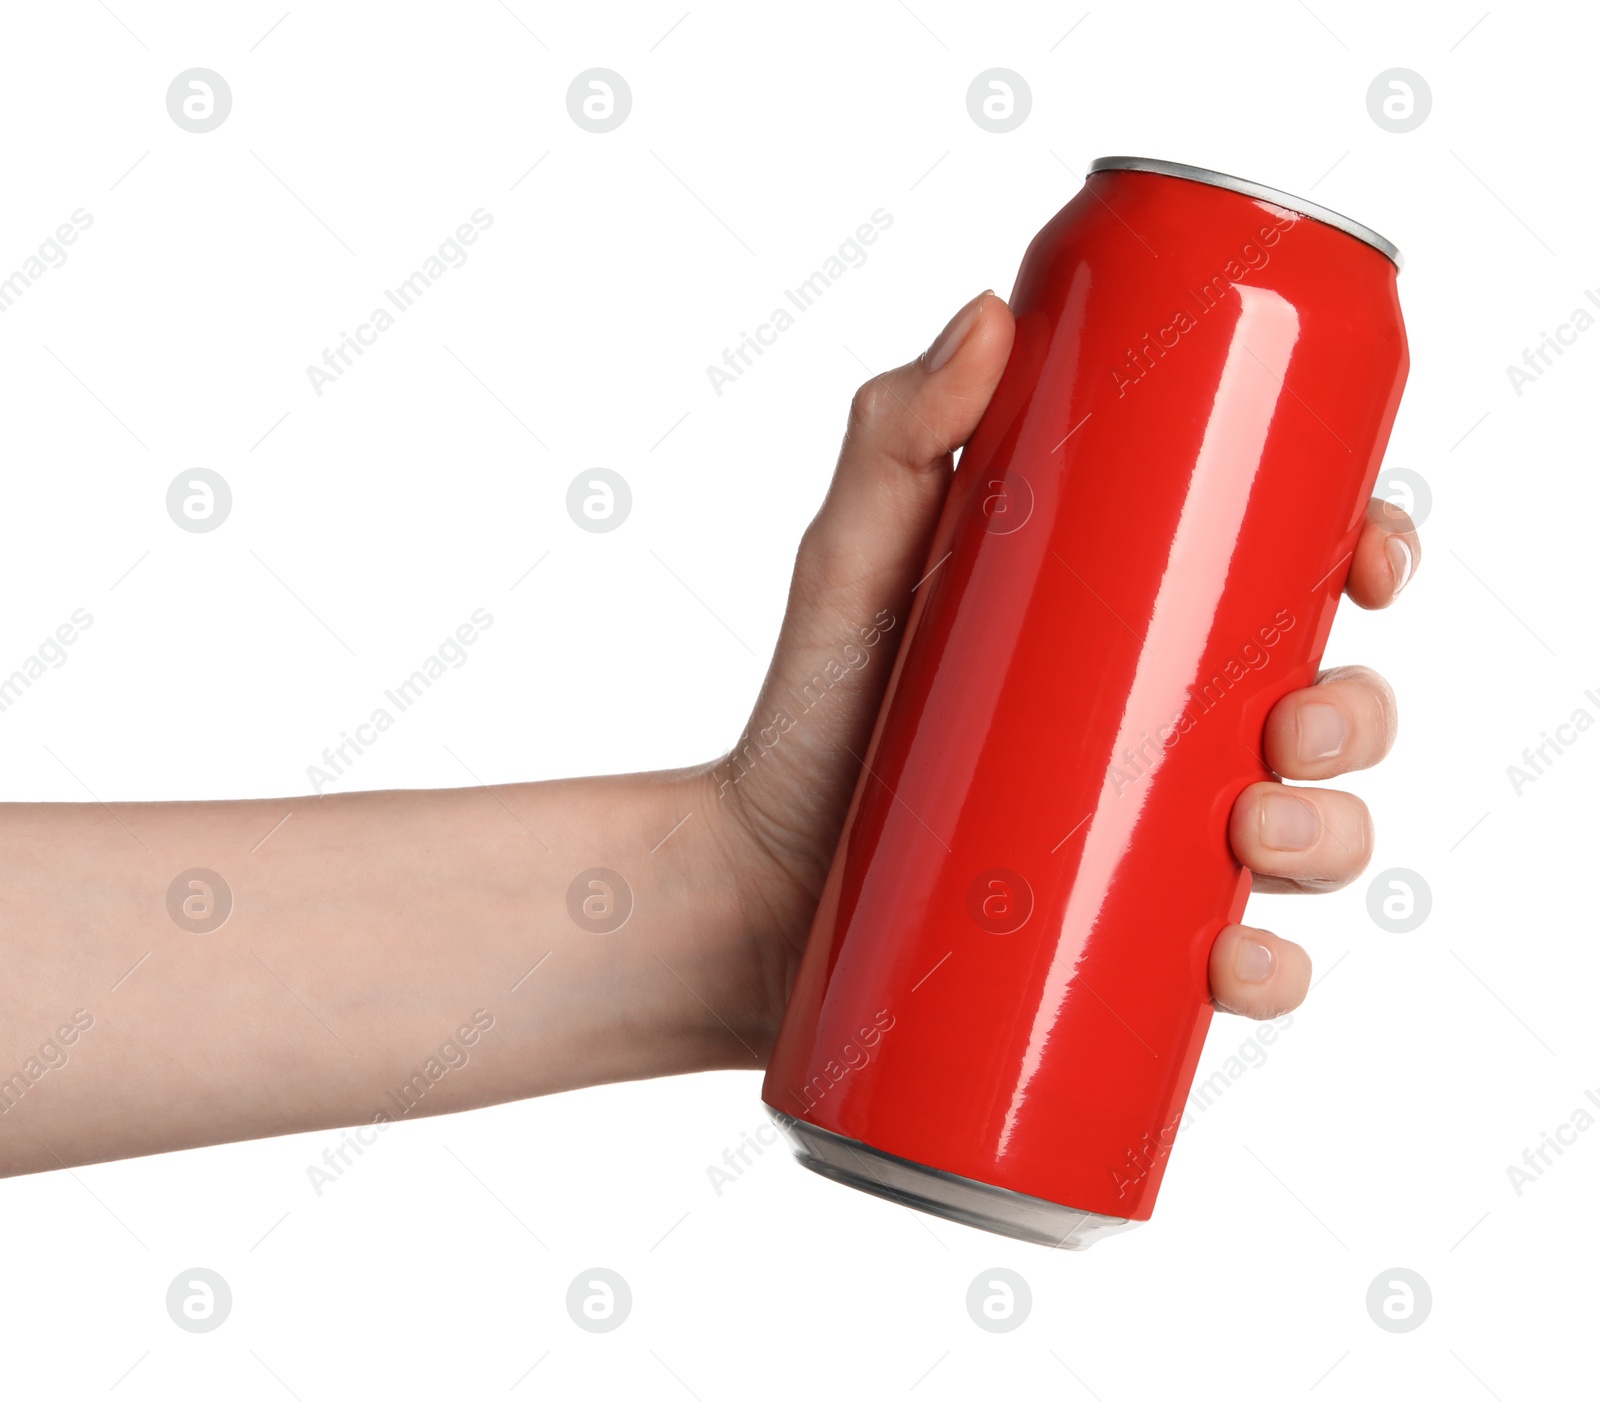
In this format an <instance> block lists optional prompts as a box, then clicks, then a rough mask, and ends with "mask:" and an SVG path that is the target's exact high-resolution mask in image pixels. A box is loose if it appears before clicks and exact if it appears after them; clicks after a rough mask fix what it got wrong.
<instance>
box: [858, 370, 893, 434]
mask: <svg viewBox="0 0 1600 1402" xmlns="http://www.w3.org/2000/svg"><path fill="white" fill-rule="evenodd" d="M888 397H889V395H888V385H887V383H886V382H885V380H884V377H883V376H882V375H874V376H873V377H872V378H871V379H870V380H868V381H867V382H866V383H865V384H863V385H861V386H860V387H859V388H858V389H857V390H856V392H855V394H854V395H852V396H851V398H850V419H849V427H848V432H849V433H850V434H851V435H852V436H854V435H860V434H863V433H868V432H871V430H872V429H873V428H875V427H876V426H877V425H878V424H879V423H881V422H882V420H883V414H884V406H885V402H886V401H887V400H888Z"/></svg>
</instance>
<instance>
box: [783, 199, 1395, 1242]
mask: <svg viewBox="0 0 1600 1402" xmlns="http://www.w3.org/2000/svg"><path fill="white" fill-rule="evenodd" d="M1011 305H1012V308H1013V310H1014V312H1015V314H1016V318H1017V337H1016V344H1015V347H1014V349H1013V351H1012V355H1011V359H1010V363H1009V364H1008V366H1007V369H1006V372H1005V376H1004V378H1003V379H1002V381H1001V383H1000V387H999V389H998V391H997V393H996V394H995V397H994V400H993V402H992V404H991V405H990V407H989V410H988V412H987V413H986V414H985V416H984V419H983V422H982V424H981V425H980V426H979V428H978V430H977V433H976V434H975V435H974V437H973V439H972V441H971V443H970V445H969V446H968V447H967V449H966V451H965V453H964V455H963V457H962V460H961V462H960V465H959V468H958V470H957V473H956V478H955V483H954V485H953V487H952V490H951V494H950V498H949V501H948V504H947V506H946V509H945V513H944V515H943V517H942V519H941V522H940V525H939V528H938V531H937V534H936V537H935V540H934V544H933V548H932V550H931V552H930V556H929V559H928V568H929V569H930V570H931V571H932V573H931V575H930V576H929V577H928V578H927V579H926V581H925V582H924V583H923V584H922V585H921V586H920V587H919V588H918V590H917V593H916V596H915V600H914V607H913V610H912V613H911V616H910V618H909V620H908V624H907V635H906V636H905V638H904V639H903V640H902V644H901V651H900V654H899V656H898V658H897V659H896V664H895V671H894V675H893V677H892V679H891V689H890V692H889V695H888V698H887V699H886V702H885V706H884V710H883V713H882V714H881V715H880V716H879V719H878V725H877V729H876V731H875V733H874V736H873V740H872V745H871V748H870V749H869V751H868V753H867V756H866V759H867V767H866V770H865V772H864V773H863V777H862V780H861V783H860V785H859V786H858V789H857V792H856V795H855V798H854V801H853V804H852V807H851V810H850V815H849V818H848V820H847V824H846V827H845V830H844V833H843V836H842V838H841V841H840V845H839V850H838V853H837V855H836V857H835V860H834V864H833V868H832V871H831V874H830V876H829V879H828V883H827V886H826V890H825V892H824V895H823V898H822V902H821V907H820V909H819V911H818V914H817V918H816V923H815V926H814V927H813V930H812V934H811V940H810V944H809V946H808V948H807V951H806V954H805V957H804V960H803V963H802V967H801V970H800V973H799V976H798V979H797V982H796V986H795V988H794V991H793V995H792V998H791V1001H790V1004H789V1008H788V1012H787V1015H786V1017H785V1020H784V1025H783V1030H782V1033H781V1035H780V1037H779V1040H778V1044H777V1048H776V1050H775V1052H774V1055H773V1057H772V1061H771V1065H770V1068H769V1070H768V1073H767V1077H766V1082H765V1086H764V1089H763V1098H764V1099H765V1100H766V1101H767V1103H768V1104H770V1105H772V1106H773V1107H775V1108H776V1109H779V1110H781V1111H783V1112H785V1113H787V1114H790V1115H794V1116H796V1117H798V1118H800V1119H803V1120H807V1121H809V1122H810V1123H812V1124H815V1125H818V1126H820V1127H822V1128H824V1129H829V1130H833V1131H834V1132H836V1133H839V1134H843V1135H847V1136H849V1137H851V1138H853V1139H857V1140H861V1141H864V1142H866V1143H868V1144H871V1145H873V1146H875V1147H877V1148H879V1149H883V1150H886V1151H888V1152H889V1153H893V1154H898V1155H901V1156H903V1157H905V1158H908V1159H912V1160H915V1161H917V1162H919V1163H923V1164H927V1165H929V1166H931V1167H934V1168H939V1169H944V1170H946V1171H948V1172H952V1173H957V1174H961V1175H963V1176H966V1177H970V1178H976V1179H979V1180H981V1181H984V1182H987V1183H993V1184H996V1185H999V1186H1001V1187H1005V1188H1010V1189H1013V1190H1015V1191H1018V1192H1022V1193H1027V1194H1030V1195H1033V1196H1036V1197H1041V1198H1045V1199H1048V1200H1050V1201H1053V1202H1058V1203H1063V1204H1067V1205H1070V1206H1072V1207H1076V1208H1081V1209H1084V1210H1086V1211H1094V1212H1101V1213H1107V1214H1111V1215H1115V1216H1120V1217H1131V1218H1135V1219H1141V1218H1147V1217H1149V1215H1150V1212H1151V1209H1152V1206H1153V1203H1154V1199H1155V1195H1156V1191H1157V1188H1158V1187H1159V1184H1160V1182H1161V1178H1162V1174H1163V1172H1164V1170H1165V1168H1166V1164H1167V1161H1168V1153H1169V1150H1170V1149H1171V1146H1172V1142H1173V1139H1174V1137H1175V1135H1176V1131H1177V1125H1178V1121H1179V1119H1180V1118H1181V1116H1182V1114H1183V1109H1184V1103H1185V1100H1186V1098H1187V1096H1188V1094H1189V1090H1190V1083H1191V1081H1192V1079H1193V1076H1194V1069H1195V1064H1196V1060H1197V1058H1198V1056H1199V1053H1200V1048H1201V1044H1202V1042H1203V1040H1204V1038H1205V1034H1206V1029H1207V1026H1208V1025H1209V1022H1210V1017H1211V1004H1210V999H1209V991H1208V986H1207V974H1206V962H1207V956H1208V953H1209V950H1210V946H1211V943H1212V941H1213V939H1214V938H1215V936H1216V934H1217V932H1218V931H1219V930H1220V929H1221V928H1222V927H1223V926H1224V925H1225V924H1227V923H1230V922H1232V921H1236V920H1238V919H1240V917H1241V916H1242V914H1243V911H1244V904H1245V898H1246V895H1247V894H1248V890H1249V882H1250V878H1249V874H1248V873H1247V872H1245V871H1243V870H1241V868H1240V866H1239V864H1238V863H1237V862H1236V861H1235V860H1234V857H1233V854H1232V852H1231V850H1230V848H1229V845H1228V839H1227V825H1228V815H1229V811H1230V809H1231V807H1232V805H1233V801H1234V799H1235V797H1236V796H1237V795H1238V794H1239V792H1240V790H1241V789H1243V788H1244V787H1245V786H1246V785H1247V784H1249V783H1251V782H1254V781H1256V780H1260V779H1263V778H1270V777H1273V776H1271V775H1270V773H1269V771H1268V770H1267V767H1266V765H1265V763H1264V761H1263V760H1262V758H1261V738H1262V729H1263V724H1264V720H1265V717H1266V714H1267V712H1268V710H1269V709H1270V708H1271V706H1272V704H1273V703H1274V702H1275V701H1276V700H1277V699H1278V698H1279V697H1281V696H1282V695H1283V694H1284V693H1286V692H1288V691H1290V690H1291V689H1293V688H1296V687H1300V686H1305V685H1308V684H1309V683H1310V682H1312V681H1313V679H1314V678H1315V676H1316V673H1317V668H1318V663H1319V661H1320V659H1321V657H1322V651H1323V647H1324V644H1325V643H1326V641H1327V637H1328V631H1329V628H1330V627H1331V625H1332V622H1333V615H1334V610H1335V608H1336V606H1337V604H1338V601H1339V596H1340V594H1341V592H1342V589H1343V585H1344V581H1345V576H1346V573H1347V572H1348V565H1349V555H1350V552H1351V550H1352V548H1353V546H1354V543H1355V540H1356V537H1357V535H1358V533H1359V529H1360V524H1361V521H1362V518H1363V513H1364V509H1365V505H1366V502H1367V499H1368V496H1369V494H1370V492H1371V490H1372V484H1373V480H1374V478H1375V476H1376V473H1377V470H1378V464H1379V459H1380V457H1381V455H1382V451H1383V447H1384V444H1385V443H1386V441H1387V439H1388V435H1389V430H1390V426H1391V424H1392V423H1393V420H1394V415H1395V412H1396V410H1397V408H1398V406H1399V400H1400V393H1401V388H1402V386H1403V384H1404V381H1405V375H1406V368H1407V363H1408V361H1407V352H1406V343H1405V333H1404V329H1403V326H1402V323H1401V317H1400V308H1399V302H1398V299H1397V296H1396V288H1395V268H1394V265H1393V264H1392V263H1391V262H1390V261H1389V260H1388V259H1387V258H1385V257H1384V256H1383V255H1382V254H1381V253H1379V252H1378V251H1377V250H1375V249H1374V248H1372V247H1370V246H1369V245H1367V244H1365V243H1363V242H1361V241H1359V240H1357V239H1355V238H1354V237H1352V236H1351V235H1349V234H1346V233H1344V232H1341V231H1339V230H1336V229H1334V228H1332V227H1330V226H1329V225H1326V224H1322V223H1319V222H1317V221H1316V220H1314V219H1312V218H1310V217H1308V216H1304V215H1301V214H1297V213H1295V212H1293V211H1291V210H1287V209H1283V208H1279V207H1277V206H1275V205H1269V204H1265V203H1262V202H1260V201H1257V200H1255V199H1252V198H1249V197H1246V196H1244V195H1240V194H1236V193H1233V192H1231V191H1228V190H1224V189H1221V188H1218V187H1215V186H1211V185H1207V184H1202V183H1199V182H1196V181H1189V180H1183V179H1177V178H1174V177H1172V176H1167V175H1158V174H1153V173H1147V172H1132V171H1106V172H1102V173H1099V174H1093V175H1090V176H1089V177H1088V181H1087V184H1086V186H1085V188H1084V190H1083V191H1081V192H1080V193H1079V194H1078V195H1077V197H1076V198H1074V199H1073V200H1072V201H1071V203H1069V204H1068V205H1067V206H1066V207H1065V208H1064V209H1063V210H1062V211H1061V212H1060V213H1059V214H1058V215H1057V216H1056V217H1055V218H1054V219H1053V220H1051V222H1050V223H1049V224H1048V225H1047V226H1046V227H1045V228H1044V229H1043V230H1042V231H1041V232H1040V233H1039V235H1038V236H1037V237H1036V238H1035V239H1034V241H1033V244H1032V245H1031V247H1030V248H1029V250H1028V253H1027V256H1026V257H1025V259H1024V261H1023V264H1022V268H1021V271H1020V273H1019V275H1018V278H1017V284H1016V288H1015V290H1014V292H1013V294H1012V298H1011Z"/></svg>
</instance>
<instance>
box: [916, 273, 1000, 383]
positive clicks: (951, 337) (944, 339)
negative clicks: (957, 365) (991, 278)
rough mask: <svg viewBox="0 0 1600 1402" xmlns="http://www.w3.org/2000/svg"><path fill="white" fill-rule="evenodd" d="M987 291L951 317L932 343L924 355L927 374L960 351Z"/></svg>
mask: <svg viewBox="0 0 1600 1402" xmlns="http://www.w3.org/2000/svg"><path fill="white" fill-rule="evenodd" d="M988 295H989V293H988V292H987V291H984V292H980V293H979V294H978V295H977V296H976V297H974V298H973V299H972V300H971V301H970V302H968V303H967V305H966V306H964V307H962V309H961V310H960V311H958V312H957V313H956V314H955V315H954V316H953V317H951V318H950V324H949V325H948V326H946V327H945V328H944V330H943V331H941V332H940V333H939V335H938V336H937V337H936V338H935V340H934V343H933V344H932V345H931V346H929V347H928V349H927V351H926V353H925V359H926V361H927V366H928V373H929V374H930V375H931V374H932V373H933V372H934V371H935V370H937V369H939V368H940V367H941V366H943V365H947V364H948V363H949V361H950V357H951V356H953V355H954V354H955V353H956V352H957V351H958V350H960V349H961V343H962V342H963V341H964V340H966V338H967V332H969V331H970V330H972V327H973V325H974V323H976V321H977V320H978V317H979V315H980V314H981V313H982V311H983V299H984V298H985V297H987V296H988Z"/></svg>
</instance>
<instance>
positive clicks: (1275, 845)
mask: <svg viewBox="0 0 1600 1402" xmlns="http://www.w3.org/2000/svg"><path fill="white" fill-rule="evenodd" d="M1316 840H1317V815H1316V814H1315V813H1314V812H1312V810H1311V805H1310V804H1308V803H1306V802H1305V801H1304V800H1303V799H1298V798H1296V797H1295V796H1294V795H1293V794H1292V793H1285V792H1283V791H1282V790H1281V789H1280V790H1277V791H1276V792H1273V793H1269V794H1265V795H1263V796H1262V799H1261V845H1262V846H1263V847H1270V848H1272V850H1273V851H1274V852H1303V851H1305V850H1306V848H1308V847H1309V846H1311V844H1312V843H1314V842H1315V841H1316Z"/></svg>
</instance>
